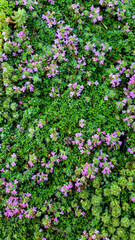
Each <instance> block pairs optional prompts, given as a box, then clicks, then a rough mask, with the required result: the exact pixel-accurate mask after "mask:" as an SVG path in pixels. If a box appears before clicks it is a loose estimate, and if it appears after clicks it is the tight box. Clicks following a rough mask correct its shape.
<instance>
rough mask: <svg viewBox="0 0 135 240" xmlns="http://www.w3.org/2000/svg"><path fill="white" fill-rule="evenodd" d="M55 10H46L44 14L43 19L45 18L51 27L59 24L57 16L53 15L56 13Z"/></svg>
mask: <svg viewBox="0 0 135 240" xmlns="http://www.w3.org/2000/svg"><path fill="white" fill-rule="evenodd" d="M54 13H55V12H52V13H51V12H50V11H47V12H46V15H43V16H42V19H43V20H46V23H47V25H48V27H49V28H51V27H52V26H53V25H56V24H57V22H56V18H55V17H53V14H54Z"/></svg>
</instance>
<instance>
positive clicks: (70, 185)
mask: <svg viewBox="0 0 135 240" xmlns="http://www.w3.org/2000/svg"><path fill="white" fill-rule="evenodd" d="M71 188H73V184H72V182H69V184H68V185H64V186H62V187H61V188H60V192H62V193H64V196H67V193H68V192H69V191H70V189H71Z"/></svg>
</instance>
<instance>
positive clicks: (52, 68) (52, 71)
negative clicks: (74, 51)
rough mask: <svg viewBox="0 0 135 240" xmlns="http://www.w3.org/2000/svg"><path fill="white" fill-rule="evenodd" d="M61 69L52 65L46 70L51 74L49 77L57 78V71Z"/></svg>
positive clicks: (48, 74)
mask: <svg viewBox="0 0 135 240" xmlns="http://www.w3.org/2000/svg"><path fill="white" fill-rule="evenodd" d="M58 68H59V67H58V65H56V64H53V63H51V64H50V65H49V66H47V67H46V70H47V71H48V70H49V73H47V77H49V78H50V77H55V76H56V75H58V74H59V70H57V69H58Z"/></svg>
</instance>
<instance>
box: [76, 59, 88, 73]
mask: <svg viewBox="0 0 135 240" xmlns="http://www.w3.org/2000/svg"><path fill="white" fill-rule="evenodd" d="M77 62H78V64H77V65H76V68H77V69H80V70H81V71H82V72H85V71H83V69H82V67H83V66H85V65H86V61H85V58H84V57H83V56H82V57H81V58H78V59H77Z"/></svg>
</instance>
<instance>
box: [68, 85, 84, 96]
mask: <svg viewBox="0 0 135 240" xmlns="http://www.w3.org/2000/svg"><path fill="white" fill-rule="evenodd" d="M68 87H69V90H70V97H73V96H77V97H79V96H80V93H81V92H82V90H83V88H84V86H83V85H81V86H80V85H77V82H75V83H74V84H71V83H69V84H68ZM72 90H75V91H72Z"/></svg>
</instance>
